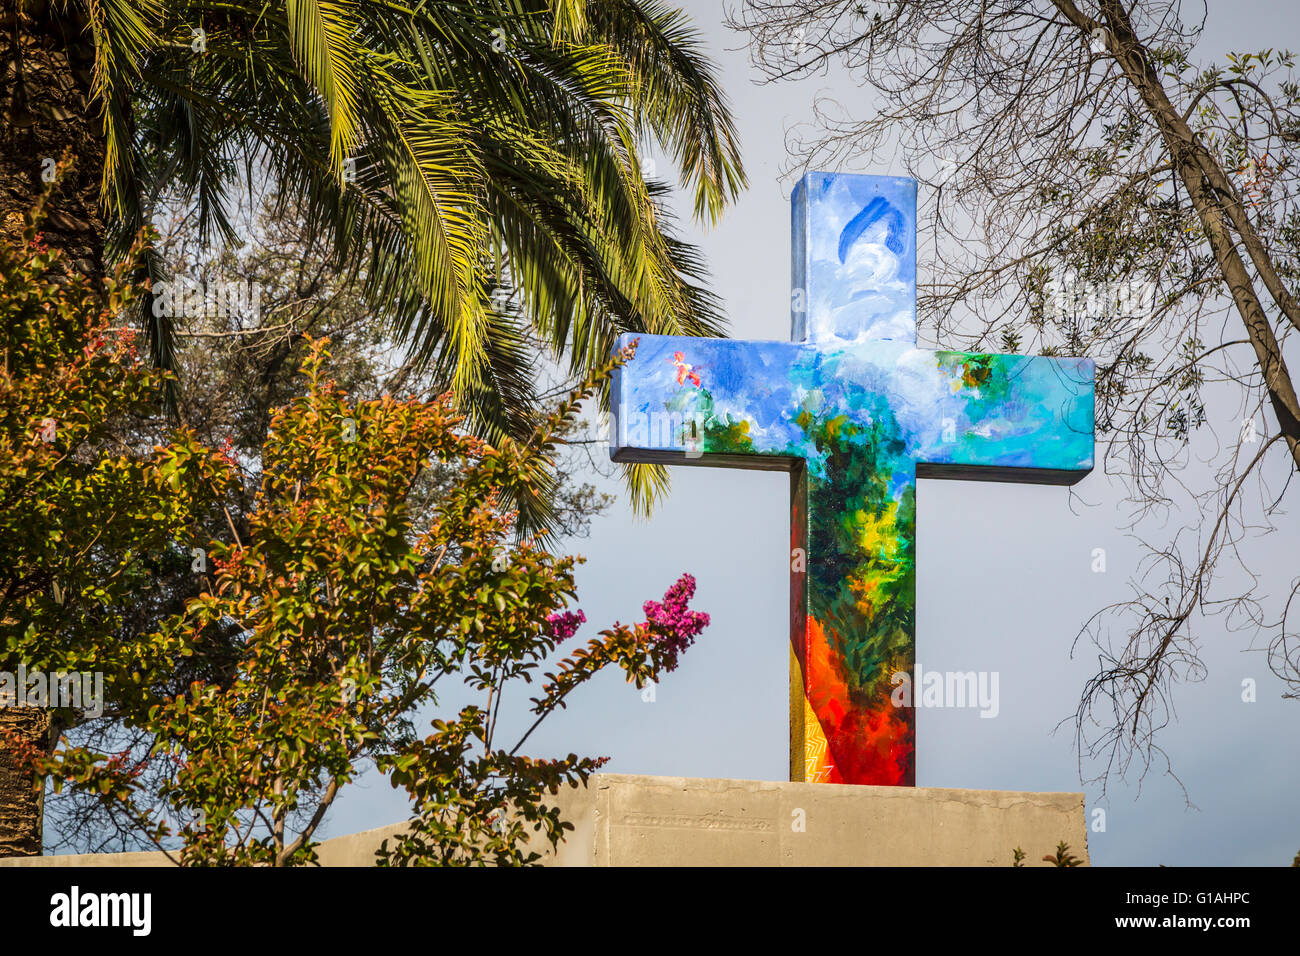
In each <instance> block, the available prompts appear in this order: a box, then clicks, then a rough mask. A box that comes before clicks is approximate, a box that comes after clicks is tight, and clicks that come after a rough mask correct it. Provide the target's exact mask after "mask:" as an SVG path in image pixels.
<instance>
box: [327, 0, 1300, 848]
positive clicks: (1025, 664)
mask: <svg viewBox="0 0 1300 956" xmlns="http://www.w3.org/2000/svg"><path fill="white" fill-rule="evenodd" d="M679 3H680V5H681V6H683V7H684V8H685V9H686V11H687V12H688V13H689V14H690V16H691V17H692V18H693V20H694V22H695V24H696V26H697V27H698V29H699V30H700V32H701V34H702V37H703V40H704V42H705V46H706V48H707V49H708V51H709V55H710V56H711V57H712V58H713V60H714V62H715V63H716V64H717V68H718V74H719V78H720V80H721V83H722V85H723V87H724V89H725V90H726V91H727V94H728V96H729V97H730V99H731V104H732V107H733V109H734V112H735V116H736V121H737V126H738V129H739V132H740V137H741V143H742V147H743V151H744V160H745V165H746V169H747V171H748V174H749V180H750V188H749V190H748V191H747V192H746V193H745V194H744V195H743V196H742V197H741V198H740V200H739V201H738V202H737V203H736V204H735V206H734V207H732V208H731V209H730V210H729V211H728V212H727V213H726V214H725V216H724V218H723V220H722V222H721V223H720V224H719V225H718V226H716V227H714V228H712V229H709V230H705V229H702V228H698V227H694V226H689V223H690V219H689V208H687V207H686V206H685V205H684V204H683V205H682V207H681V209H680V212H681V218H682V221H683V224H684V226H687V227H688V228H686V232H687V236H688V238H690V239H691V240H692V241H695V242H697V243H699V244H700V246H701V247H702V249H703V251H704V252H705V254H706V256H707V259H708V262H709V265H710V269H711V273H712V276H713V288H714V290H715V291H716V292H717V293H718V295H719V296H720V297H721V298H722V300H723V301H724V302H725V304H726V311H727V313H728V315H729V317H730V321H731V334H732V336H733V337H735V338H742V339H787V338H788V337H789V332H790V329H789V301H790V298H789V296H790V266H789V262H790V206H789V198H790V191H791V188H792V186H793V183H792V182H791V181H789V180H788V179H785V178H782V175H781V167H782V164H783V163H784V161H785V159H786V154H785V134H786V130H787V129H788V128H789V127H790V126H791V125H793V124H795V123H799V122H802V121H803V120H805V119H806V118H807V116H808V113H809V104H810V103H811V102H812V100H813V98H814V96H815V95H816V94H817V93H818V92H820V91H827V92H831V93H833V94H836V95H838V96H839V98H840V99H841V100H843V101H845V102H849V103H853V104H855V106H856V107H857V108H858V109H859V110H860V111H861V112H864V113H865V112H866V111H867V110H868V109H869V108H870V105H871V95H872V94H871V91H870V90H869V89H867V88H862V87H860V86H859V85H858V84H857V83H856V82H855V81H854V80H853V79H852V78H849V77H845V76H842V75H837V74H836V73H835V72H832V73H831V74H829V75H827V76H821V77H817V78H815V79H812V80H809V81H804V82H794V83H783V84H780V85H762V84H760V83H759V82H758V80H759V77H758V75H757V73H756V72H755V71H754V70H753V68H752V67H751V65H750V63H749V58H748V53H747V51H746V49H745V43H746V38H745V37H744V36H742V35H739V34H736V33H733V32H731V31H729V30H727V28H726V27H725V26H724V24H723V22H722V10H721V6H720V3H719V2H718V0H679ZM1297 25H1300V8H1296V7H1293V6H1292V5H1290V4H1282V3H1269V2H1259V0H1255V2H1242V0H1238V2H1233V3H1227V2H1222V3H1220V2H1212V4H1211V9H1210V12H1209V21H1208V25H1207V31H1206V36H1205V40H1204V42H1203V44H1202V48H1201V49H1200V50H1199V51H1198V54H1199V55H1200V56H1201V57H1203V58H1205V59H1209V58H1212V57H1216V56H1219V57H1221V56H1222V53H1223V52H1224V51H1226V50H1253V49H1256V48H1261V47H1265V46H1269V45H1276V44H1278V43H1279V42H1283V38H1285V37H1287V36H1291V37H1300V30H1297V29H1296V27H1297ZM861 171H865V172H872V173H878V174H881V175H902V174H905V172H904V171H903V170H901V169H887V168H879V169H865V170H861ZM931 201H934V197H933V195H931V194H929V193H928V192H927V191H926V190H925V189H922V191H921V194H920V197H919V202H921V203H923V204H924V203H926V202H931ZM920 268H921V269H922V270H924V262H923V261H922V263H921V264H920ZM1215 413H1216V409H1215V408H1214V407H1213V406H1211V414H1212V415H1213V414H1215ZM1221 413H1222V416H1224V417H1226V418H1228V419H1231V418H1234V417H1237V413H1236V408H1235V406H1233V407H1231V408H1227V407H1225V408H1224V409H1222V410H1221ZM1187 477H1188V479H1189V480H1191V481H1195V480H1197V472H1196V469H1195V468H1194V467H1193V468H1192V469H1191V470H1190V471H1189V472H1188V475H1187ZM1204 477H1205V480H1208V475H1207V476H1204ZM672 480H673V485H672V491H671V494H670V496H669V497H668V499H667V500H666V501H664V502H663V503H662V504H661V505H660V506H659V507H658V509H657V510H656V511H655V513H654V514H653V515H652V516H651V517H650V519H649V520H641V519H637V518H635V517H634V516H633V515H632V513H631V511H630V509H629V508H628V506H627V504H626V496H624V495H622V494H621V488H620V486H619V485H618V484H617V482H605V483H604V485H603V487H606V488H607V489H608V490H610V491H611V492H613V493H617V494H620V497H619V500H618V502H617V503H616V504H615V505H614V506H613V507H612V508H611V509H610V510H609V511H608V512H607V513H606V514H604V515H602V516H600V517H598V518H597V519H596V520H595V521H594V522H593V525H592V531H591V535H590V537H589V538H586V539H580V540H575V541H571V542H566V547H567V549H568V550H569V551H571V552H574V553H578V554H582V555H584V556H585V558H586V563H585V564H584V565H583V566H582V567H581V568H580V569H579V572H578V576H577V581H578V593H579V598H580V600H579V602H578V606H580V607H581V608H582V609H583V610H584V611H585V613H586V616H587V620H588V622H589V623H588V624H587V625H586V627H585V628H584V629H583V630H582V631H580V632H579V635H578V636H579V639H581V638H583V637H585V636H590V635H593V634H594V633H595V632H596V631H597V630H599V629H600V628H601V627H603V626H605V625H607V624H609V623H612V622H613V621H614V620H622V621H625V622H632V621H637V620H640V619H642V616H643V615H642V613H641V604H642V602H644V601H645V600H647V599H651V598H654V599H658V598H659V597H660V596H661V595H662V594H663V592H664V590H665V589H666V588H667V587H668V586H669V585H670V584H672V583H673V581H675V580H676V579H677V578H678V576H679V575H680V574H681V573H682V572H683V571H689V572H690V573H692V574H693V575H694V576H695V577H696V579H697V581H698V591H697V594H696V598H695V601H694V604H693V606H694V607H695V608H697V609H699V610H703V611H707V612H708V613H709V615H710V616H711V619H712V623H711V624H710V626H709V628H708V629H707V630H706V631H705V632H704V634H703V635H702V636H701V637H700V639H699V640H698V642H697V644H696V646H695V647H693V648H692V649H691V650H690V651H689V652H688V653H687V654H686V655H685V658H684V659H683V663H682V665H681V667H680V668H679V669H678V670H677V671H676V672H674V673H673V674H670V675H668V676H667V677H666V678H665V679H664V680H663V681H662V682H661V683H660V684H659V686H657V687H656V688H655V689H654V694H653V700H647V699H645V698H646V697H647V696H648V695H646V694H643V693H642V692H640V691H637V690H636V689H634V688H633V687H631V686H629V685H627V684H626V683H624V681H623V680H622V678H621V675H620V674H617V673H611V674H605V675H602V676H601V677H600V678H599V679H597V680H596V681H595V682H593V683H592V684H591V685H589V686H587V687H585V688H584V689H583V690H582V691H581V692H579V693H578V694H575V696H574V699H573V700H572V703H571V705H570V707H569V708H568V710H566V711H564V712H562V713H560V714H558V715H556V716H555V717H554V718H552V719H550V720H548V721H547V722H546V723H545V724H544V725H543V727H542V728H541V729H540V730H539V731H538V732H537V733H536V734H534V736H533V737H532V738H531V739H530V742H529V749H530V750H531V751H532V752H533V753H535V754H537V755H539V756H543V755H547V754H565V753H569V752H570V751H573V752H576V753H579V754H590V755H608V756H610V758H611V759H610V762H609V763H608V764H607V765H606V767H605V770H607V771H609V772H616V773H641V774H659V775H672V776H686V777H728V778H741V779H753V780H785V779H787V768H788V754H787V749H788V736H787V723H788V696H787V694H788V690H787V687H788V685H787V679H788V678H787V668H788V650H787V648H788V642H789V634H788V623H787V613H788V587H789V583H788V571H789V537H788V534H789V531H788V520H789V516H788V495H789V490H788V481H789V479H788V477H787V475H785V474H784V473H780V472H761V471H740V470H731V469H726V470H724V469H713V468H700V467H695V468H675V469H673V475H672ZM1120 499H1121V494H1120V488H1119V485H1118V484H1117V483H1116V482H1114V481H1113V480H1112V479H1110V478H1108V477H1107V476H1106V475H1105V474H1104V472H1103V471H1102V469H1101V468H1100V467H1099V468H1098V469H1097V470H1095V471H1094V472H1093V473H1092V474H1091V475H1090V476H1089V477H1088V478H1086V479H1084V480H1083V481H1082V482H1080V483H1079V484H1078V485H1076V486H1074V487H1073V488H1063V487H1052V486H1039V485H1018V484H995V483H983V482H979V483H976V482H963V481H941V480H932V479H921V480H920V481H919V485H918V493H917V503H918V538H917V555H918V567H917V622H916V639H917V658H918V661H919V662H920V664H921V666H922V667H924V668H926V669H936V670H950V671H966V670H974V671H986V672H997V673H998V675H999V684H998V686H999V708H998V713H997V715H996V717H992V718H985V717H981V716H980V713H979V710H978V709H969V708H968V709H956V708H951V709H930V710H926V709H921V710H919V711H918V714H917V754H918V756H917V783H918V785H919V786H924V787H963V788H976V789H994V790H1035V791H1070V792H1083V793H1084V795H1085V805H1086V811H1087V814H1088V817H1087V819H1088V823H1089V834H1088V849H1089V852H1090V855H1091V860H1092V862H1093V864H1094V865H1109V866H1126V865H1156V864H1166V865H1170V866H1175V865H1192V864H1210V865H1284V864H1289V863H1290V862H1291V859H1292V857H1293V856H1294V855H1295V854H1296V852H1297V851H1298V850H1300V812H1297V799H1296V794H1297V792H1300V735H1297V734H1296V732H1295V728H1296V722H1297V719H1300V702H1297V701H1292V700H1283V699H1282V697H1281V694H1282V692H1283V690H1284V687H1283V685H1282V683H1281V681H1279V680H1278V679H1277V678H1276V677H1275V676H1273V675H1272V674H1271V673H1270V672H1269V671H1268V669H1267V667H1266V664H1265V661H1264V658H1263V655H1262V654H1261V653H1259V652H1258V650H1254V651H1252V650H1250V649H1249V646H1250V637H1251V635H1250V634H1249V633H1240V632H1238V633H1231V632H1228V631H1227V630H1226V629H1225V628H1224V627H1223V626H1222V624H1221V623H1220V622H1216V621H1211V622H1209V623H1208V624H1207V625H1205V626H1204V627H1203V628H1202V629H1201V634H1202V635H1203V637H1204V640H1203V646H1202V648H1201V657H1202V660H1203V661H1204V663H1205V665H1206V673H1205V676H1204V679H1203V680H1200V681H1197V682H1191V683H1183V684H1179V685H1177V686H1176V687H1175V696H1174V704H1175V706H1176V720H1175V722H1173V723H1171V725H1170V726H1168V727H1167V728H1165V729H1164V730H1163V731H1162V732H1161V734H1160V737H1159V740H1158V742H1159V743H1160V745H1161V746H1162V747H1163V748H1164V750H1165V752H1166V754H1167V756H1168V759H1169V761H1170V763H1171V766H1172V769H1173V771H1174V772H1175V773H1176V774H1177V776H1178V779H1180V780H1181V782H1182V787H1180V785H1179V783H1178V782H1177V781H1176V780H1175V779H1174V778H1172V777H1171V776H1169V775H1167V774H1165V773H1164V772H1163V771H1164V767H1163V765H1157V766H1153V767H1152V768H1151V770H1150V771H1149V772H1148V773H1147V774H1146V776H1145V778H1143V777H1142V775H1141V773H1140V768H1138V769H1135V770H1134V771H1133V772H1131V773H1130V774H1129V775H1128V779H1127V780H1125V779H1120V778H1118V777H1115V776H1112V777H1111V779H1110V781H1109V784H1108V787H1107V789H1106V792H1105V793H1103V792H1102V788H1101V786H1100V785H1099V784H1097V783H1092V782H1088V783H1085V781H1090V780H1092V778H1094V777H1095V776H1096V775H1097V774H1098V772H1099V771H1100V770H1101V769H1102V768H1101V767H1099V766H1098V765H1096V764H1095V763H1091V762H1088V761H1083V762H1081V761H1080V758H1079V754H1078V752H1077V749H1076V747H1075V739H1074V725H1073V715H1074V710H1075V706H1076V704H1077V702H1078V699H1079V696H1080V693H1081V691H1082V688H1083V686H1084V683H1085V682H1086V681H1087V679H1088V678H1089V677H1090V676H1092V675H1093V674H1094V673H1096V671H1097V669H1098V665H1097V651H1096V649H1095V648H1093V647H1092V646H1091V645H1090V644H1089V643H1088V642H1087V641H1086V640H1085V641H1081V642H1080V643H1079V644H1078V646H1077V647H1073V645H1074V639H1075V636H1076V634H1077V633H1078V631H1079V629H1080V627H1081V626H1082V625H1083V623H1084V622H1085V621H1086V620H1087V619H1088V618H1089V617H1090V616H1091V615H1092V614H1093V613H1094V612H1096V611H1097V610H1099V609H1100V608H1102V607H1103V606H1105V605H1107V604H1109V603H1111V602H1113V601H1116V600H1120V599H1123V598H1124V597H1126V596H1127V594H1128V584H1127V582H1128V580H1129V579H1130V577H1131V576H1132V575H1134V573H1135V572H1136V570H1137V569H1136V562H1137V559H1138V557H1139V555H1140V552H1139V550H1138V549H1137V547H1136V546H1135V545H1134V543H1133V542H1132V541H1130V540H1129V539H1127V538H1126V536H1125V532H1124V529H1123V525H1124V523H1125V511H1124V509H1123V508H1122V506H1121V501H1120ZM1297 541H1300V522H1297V521H1296V519H1295V518H1294V517H1284V518H1283V519H1282V520H1281V524H1280V529H1279V531H1278V533H1276V534H1274V535H1273V536H1271V537H1270V538H1268V539H1264V540H1262V541H1258V542H1255V543H1254V544H1253V545H1252V555H1253V557H1254V561H1255V564H1256V565H1257V566H1259V567H1261V568H1264V569H1266V572H1265V574H1264V577H1263V580H1262V587H1263V589H1264V590H1265V591H1271V592H1272V593H1275V594H1276V593H1279V592H1280V591H1281V589H1282V588H1283V587H1284V586H1285V585H1286V583H1287V581H1288V580H1289V578H1290V577H1291V576H1292V575H1294V574H1295V573H1296V570H1297V568H1296V555H1297V553H1300V548H1297V547H1296V542H1297ZM1098 548H1102V549H1105V557H1106V561H1105V570H1104V571H1100V572H1099V571H1097V570H1095V569H1096V566H1097V561H1096V549H1098ZM1246 679H1253V680H1254V681H1255V682H1256V686H1257V699H1256V700H1255V701H1254V702H1246V701H1243V700H1242V682H1243V680H1246ZM518 696H519V699H517V700H514V701H511V700H510V699H509V698H507V700H506V704H507V708H508V706H509V704H511V703H514V704H516V705H517V707H516V715H517V719H516V721H515V723H516V724H517V725H518V724H522V720H523V716H524V708H525V706H526V701H525V700H524V699H523V697H524V695H522V694H519V695H518ZM459 703H460V702H459V701H457V700H453V699H446V700H444V701H443V708H454V707H456V706H459ZM1183 787H1185V791H1184V789H1183ZM1098 811H1100V813H1099V812H1098ZM406 815H407V803H406V800H405V796H404V794H402V793H400V792H395V791H393V790H391V789H390V788H389V787H388V785H387V784H386V783H384V782H383V781H382V780H381V779H378V778H376V777H374V776H373V775H371V776H367V777H366V778H364V779H363V781H362V782H361V783H360V784H358V785H355V786H353V787H352V788H350V791H349V792H348V793H347V794H346V795H345V797H344V798H343V799H342V801H341V802H340V804H339V805H338V806H337V807H336V808H335V810H334V811H333V812H332V813H331V815H330V817H329V819H328V821H327V826H326V830H327V832H326V833H325V834H324V836H334V835H339V834H343V833H350V832H355V831H358V830H362V829H367V828H370V827H375V826H381V825H384V824H387V823H392V822H395V821H397V820H400V819H403V818H404V817H405V816H406ZM1010 850H1011V848H1010V847H1008V862H1009V860H1010Z"/></svg>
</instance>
